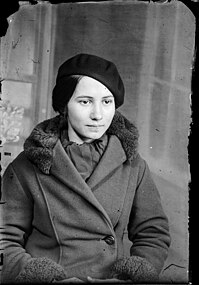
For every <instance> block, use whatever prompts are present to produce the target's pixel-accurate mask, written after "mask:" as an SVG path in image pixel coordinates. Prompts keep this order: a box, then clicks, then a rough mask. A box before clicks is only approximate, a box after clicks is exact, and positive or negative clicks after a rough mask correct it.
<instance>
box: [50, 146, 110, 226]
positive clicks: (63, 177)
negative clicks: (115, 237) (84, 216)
mask: <svg viewBox="0 0 199 285" xmlns="http://www.w3.org/2000/svg"><path fill="white" fill-rule="evenodd" d="M54 156H55V157H56V159H54V160H53V163H52V166H51V174H52V175H54V176H55V177H56V178H57V179H58V180H59V181H60V182H62V183H63V184H65V185H66V186H67V187H69V188H70V189H72V190H73V191H75V192H76V193H78V194H79V195H80V196H82V197H83V198H84V199H85V200H86V201H87V202H89V203H90V204H91V205H92V206H94V207H95V208H97V210H98V211H100V212H101V213H102V214H103V216H104V218H105V219H106V220H107V223H108V224H109V226H110V227H111V228H113V225H112V223H111V220H110V218H109V216H108V215H107V213H106V211H105V210H104V208H103V207H102V205H101V204H100V203H99V201H98V200H97V199H96V197H95V195H94V194H93V192H92V191H91V189H90V187H89V186H88V184H86V182H85V181H84V179H83V178H82V177H81V175H80V174H79V173H78V171H77V170H76V168H75V166H74V165H73V163H72V162H71V160H70V158H69V157H68V156H67V154H66V153H65V151H64V149H63V147H62V145H61V142H60V140H58V142H57V144H56V145H55V148H54Z"/></svg>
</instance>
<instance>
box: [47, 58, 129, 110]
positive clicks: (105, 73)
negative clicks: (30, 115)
mask: <svg viewBox="0 0 199 285" xmlns="http://www.w3.org/2000/svg"><path fill="white" fill-rule="evenodd" d="M70 75H85V76H89V77H92V78H94V79H96V80H98V81H100V82H101V83H102V84H104V85H105V86H106V87H107V88H108V89H109V90H110V91H111V93H112V94H113V96H114V98H115V105H116V108H118V107H119V106H121V105H122V104H123V102H124V84H123V82H122V79H121V77H120V75H119V72H118V70H117V67H116V66H115V64H114V63H113V62H111V61H108V60H106V59H103V58H101V57H98V56H96V55H91V54H85V53H84V54H77V55H75V56H73V57H72V58H70V59H68V60H67V61H65V62H64V63H63V64H62V65H61V66H60V67H59V69H58V74H57V78H56V85H55V87H54V89H53V98H52V100H53V107H54V109H55V110H56V109H59V108H57V107H58V106H60V103H61V102H65V104H67V102H68V101H69V100H70V98H71V96H72V94H70V92H64V91H63V90H64V88H63V87H64V81H65V80H66V79H67V78H68V76H70ZM64 96H66V98H64V100H63V97H64ZM60 101H61V102H60Z"/></svg>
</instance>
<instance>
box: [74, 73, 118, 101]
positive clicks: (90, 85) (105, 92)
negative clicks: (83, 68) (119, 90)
mask: <svg viewBox="0 0 199 285" xmlns="http://www.w3.org/2000/svg"><path fill="white" fill-rule="evenodd" d="M73 95H74V96H75V97H77V96H79V95H87V96H92V97H93V96H113V94H112V93H111V91H110V90H109V89H108V88H107V87H106V86H105V85H104V84H103V83H101V82H100V81H98V80H96V79H94V78H92V77H89V76H83V77H82V78H81V79H80V81H79V82H78V84H77V86H76V89H75V92H74V93H73Z"/></svg>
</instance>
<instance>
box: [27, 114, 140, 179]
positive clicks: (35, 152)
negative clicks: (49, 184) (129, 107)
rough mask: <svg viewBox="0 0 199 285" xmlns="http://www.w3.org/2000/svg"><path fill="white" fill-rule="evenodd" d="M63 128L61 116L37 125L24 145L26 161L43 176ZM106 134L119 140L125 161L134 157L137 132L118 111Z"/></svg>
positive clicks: (63, 121) (48, 170)
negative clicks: (124, 154) (31, 163)
mask: <svg viewBox="0 0 199 285" xmlns="http://www.w3.org/2000/svg"><path fill="white" fill-rule="evenodd" d="M63 128H66V121H65V120H64V119H63V117H62V116H60V115H59V116H56V117H54V118H52V119H49V120H46V121H43V122H42V123H40V124H38V125H37V126H36V127H35V128H34V129H33V131H32V133H31V134H30V136H29V137H28V138H27V139H26V141H25V143H24V152H25V154H26V156H27V157H28V159H29V160H30V161H32V162H33V163H34V164H35V165H36V166H37V167H38V168H39V169H40V170H41V171H42V172H43V173H45V174H49V172H50V168H51V165H52V161H53V148H54V146H55V144H56V143H57V141H58V139H59V137H60V132H61V130H62V129H63ZM107 134H109V135H116V136H117V137H118V138H119V140H120V141H121V143H122V146H123V148H124V151H125V153H126V156H127V159H133V158H135V157H136V155H137V147H138V130H137V128H136V127H135V126H134V125H133V124H132V123H131V122H130V121H128V120H127V119H126V118H125V117H124V116H123V115H122V114H120V113H119V112H118V111H116V112H115V115H114V118H113V121H112V123H111V125H110V127H109V129H108V130H107Z"/></svg>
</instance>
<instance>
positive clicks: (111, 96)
mask: <svg viewBox="0 0 199 285" xmlns="http://www.w3.org/2000/svg"><path fill="white" fill-rule="evenodd" d="M113 97H114V96H113V95H106V96H103V97H102V98H103V99H105V98H113ZM76 98H80V99H81V98H89V99H92V98H94V96H89V95H78V96H77V97H76Z"/></svg>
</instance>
